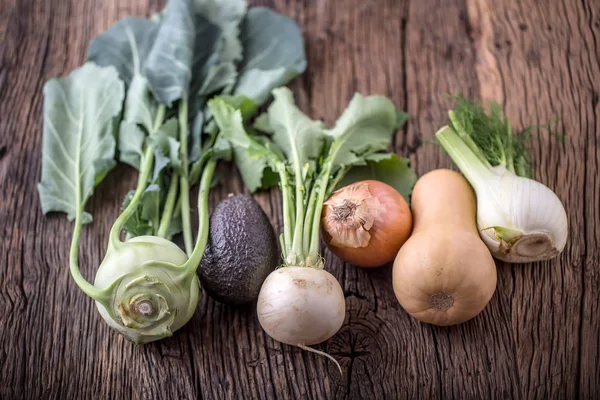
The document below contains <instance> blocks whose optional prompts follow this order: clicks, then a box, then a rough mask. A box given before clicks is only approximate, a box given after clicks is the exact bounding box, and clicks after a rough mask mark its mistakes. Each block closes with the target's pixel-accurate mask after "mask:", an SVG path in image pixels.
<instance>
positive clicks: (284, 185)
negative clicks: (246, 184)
mask: <svg viewBox="0 0 600 400" xmlns="http://www.w3.org/2000/svg"><path fill="white" fill-rule="evenodd" d="M277 172H278V174H279V183H280V189H281V198H282V200H283V201H282V203H283V204H282V207H283V244H284V247H282V249H281V252H282V253H283V256H284V257H283V258H284V259H285V258H286V257H287V255H288V254H289V253H290V252H291V251H292V241H293V228H292V220H293V214H292V211H293V210H292V204H291V193H290V187H289V182H288V173H287V170H286V168H285V164H284V163H283V162H278V163H277Z"/></svg>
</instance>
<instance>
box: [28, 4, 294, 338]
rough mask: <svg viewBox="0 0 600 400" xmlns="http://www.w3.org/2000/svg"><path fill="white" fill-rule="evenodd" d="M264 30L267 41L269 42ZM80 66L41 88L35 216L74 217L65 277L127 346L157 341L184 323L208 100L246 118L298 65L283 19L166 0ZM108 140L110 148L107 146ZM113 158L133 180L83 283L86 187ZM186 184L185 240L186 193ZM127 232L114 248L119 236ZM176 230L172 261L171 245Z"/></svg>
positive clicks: (206, 152) (203, 209)
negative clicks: (193, 197)
mask: <svg viewBox="0 0 600 400" xmlns="http://www.w3.org/2000/svg"><path fill="white" fill-rule="evenodd" d="M275 32H277V34H278V39H277V43H276V44H274V43H273V37H272V35H273V34H274V33H275ZM88 57H89V60H90V61H88V62H87V63H86V64H84V65H83V66H82V67H81V68H79V69H77V70H75V71H73V72H72V73H71V74H69V75H68V76H67V77H63V78H56V79H51V80H50V81H49V82H48V83H47V84H46V85H45V87H44V143H43V156H44V157H43V163H42V181H41V183H40V185H39V192H40V199H41V203H42V210H43V212H44V213H47V212H49V211H60V212H65V213H67V215H68V217H69V219H71V220H72V219H75V228H74V233H73V241H72V245H71V257H70V268H71V274H72V275H73V278H74V279H75V282H76V283H77V285H78V286H79V287H80V288H81V289H82V290H83V291H84V292H85V293H86V294H87V295H88V296H90V297H91V298H92V299H94V300H96V304H97V307H98V310H99V311H100V314H101V315H102V317H103V318H104V319H105V320H106V322H107V323H108V324H109V325H110V326H111V327H113V328H115V329H116V330H117V331H119V332H120V333H121V334H123V335H124V336H125V337H126V338H128V339H129V340H131V341H133V342H136V343H146V342H150V341H153V340H157V339H160V338H162V337H165V336H170V335H171V334H172V332H174V331H176V330H177V329H179V328H181V327H182V326H183V325H184V324H185V323H186V322H187V321H188V320H189V319H190V318H191V317H192V315H193V313H194V311H195V309H196V306H197V304H198V301H199V299H200V298H201V291H200V287H199V282H198V278H197V276H196V270H197V268H198V265H199V263H200V261H201V258H202V255H203V253H204V250H205V247H206V244H207V239H208V233H209V216H208V191H209V189H210V186H211V184H212V183H213V178H214V173H215V166H216V162H217V160H218V159H221V158H226V157H227V151H228V150H227V149H226V148H223V147H222V146H219V143H217V141H218V140H217V134H218V131H217V129H216V127H215V124H214V121H213V120H212V117H211V114H210V111H209V109H208V108H207V106H206V102H207V100H208V99H209V98H210V97H211V96H214V95H215V94H222V95H226V96H227V99H228V101H230V102H233V103H236V102H237V103H239V102H240V101H241V100H243V102H244V104H245V105H246V107H247V108H248V107H249V108H250V109H251V111H252V110H256V109H258V107H259V106H260V105H261V104H262V103H263V102H265V101H266V100H267V99H268V96H269V93H270V91H271V89H273V88H274V87H277V86H279V85H281V84H285V83H286V82H288V81H289V80H291V79H293V78H294V77H295V76H296V75H298V74H300V73H301V72H302V71H304V68H305V66H306V61H305V56H304V49H303V45H302V36H301V34H300V31H299V29H298V27H297V26H296V24H295V23H294V22H293V21H292V20H290V19H289V18H287V17H284V16H282V15H279V14H276V13H274V12H273V11H271V10H269V9H266V8H254V9H251V10H247V8H246V3H245V1H242V0H231V1H227V2H221V1H217V0H202V1H200V0H198V1H191V0H171V1H169V2H168V3H167V6H166V7H165V9H164V10H163V11H162V12H161V13H159V14H158V15H155V16H153V18H151V19H144V18H137V17H127V18H124V19H122V20H121V21H119V22H117V23H116V24H114V25H113V26H112V27H110V28H109V29H108V30H107V31H106V32H104V33H103V34H101V35H100V36H98V37H97V38H95V39H94V40H93V41H92V42H91V44H90V46H89V51H88ZM115 136H117V139H115ZM117 148H118V159H119V161H121V162H124V163H127V164H129V165H131V166H133V167H134V168H136V169H137V170H138V171H139V178H138V185H137V188H136V189H135V191H132V192H130V193H129V194H128V195H127V196H126V198H125V201H124V204H123V206H124V209H123V211H122V213H121V215H120V216H119V217H118V218H117V220H116V221H115V222H114V224H113V226H112V229H111V231H110V238H109V243H108V248H107V251H106V256H105V258H104V260H103V262H102V264H101V265H100V267H99V268H98V272H97V274H96V279H95V281H94V284H93V285H92V284H91V283H89V282H88V281H87V280H86V279H85V278H84V277H83V276H82V274H81V273H80V271H79V265H78V263H79V260H78V252H79V238H80V234H81V230H82V226H83V225H84V224H86V223H89V222H91V220H92V217H91V215H90V214H88V213H86V212H85V211H84V208H85V204H86V202H87V200H88V199H89V198H90V197H91V195H92V193H93V191H94V187H95V186H96V185H97V184H98V183H100V182H101V181H102V180H103V178H104V177H105V176H106V175H107V174H108V172H109V171H110V170H111V169H112V168H113V167H114V166H115V164H116V161H115V153H116V149H117ZM197 183H199V190H198V214H199V227H198V233H197V238H196V240H195V242H194V240H193V234H192V224H191V217H190V215H191V210H190V194H189V191H190V187H191V186H193V185H195V184H197ZM122 231H126V240H124V241H123V240H121V233H122ZM180 232H181V233H182V236H183V242H184V248H185V252H184V251H182V250H181V249H180V248H179V247H178V246H177V245H175V244H174V243H173V242H171V241H170V239H171V238H172V237H173V236H174V235H176V234H178V233H180Z"/></svg>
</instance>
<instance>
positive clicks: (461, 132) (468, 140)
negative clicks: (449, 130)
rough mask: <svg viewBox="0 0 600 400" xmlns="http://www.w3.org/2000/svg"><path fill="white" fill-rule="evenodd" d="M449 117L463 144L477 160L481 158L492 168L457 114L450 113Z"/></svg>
mask: <svg viewBox="0 0 600 400" xmlns="http://www.w3.org/2000/svg"><path fill="white" fill-rule="evenodd" d="M448 116H449V117H450V121H451V122H452V127H453V128H454V130H455V131H456V133H457V135H458V136H459V137H460V138H461V139H462V141H463V143H464V144H465V145H466V146H467V147H469V149H471V152H472V153H473V155H475V156H476V157H477V158H479V160H480V161H481V162H482V163H483V164H485V165H486V166H487V167H488V168H491V166H492V165H491V164H490V163H489V161H488V160H487V158H485V155H484V154H483V152H482V151H481V149H480V148H479V147H478V146H477V144H476V143H475V141H474V140H473V138H471V136H469V134H467V132H466V131H465V128H464V127H463V126H462V124H461V123H460V121H459V120H458V117H457V116H456V113H455V112H454V111H449V112H448Z"/></svg>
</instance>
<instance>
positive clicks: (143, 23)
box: [88, 17, 159, 86]
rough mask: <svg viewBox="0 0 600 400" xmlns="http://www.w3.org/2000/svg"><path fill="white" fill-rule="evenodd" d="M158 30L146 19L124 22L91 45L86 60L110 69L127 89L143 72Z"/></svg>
mask: <svg viewBox="0 0 600 400" xmlns="http://www.w3.org/2000/svg"><path fill="white" fill-rule="evenodd" d="M158 26H159V24H158V23H157V22H156V21H151V20H147V19H145V18H138V17H126V18H123V19H122V20H120V21H118V22H116V23H115V24H114V25H112V26H111V27H110V28H108V30H106V32H104V33H103V34H101V35H99V36H97V37H95V38H94V39H93V40H92V41H91V43H90V46H89V48H88V59H89V60H90V61H93V62H95V63H96V64H98V65H101V66H108V65H113V66H114V67H115V68H116V69H117V71H119V76H120V77H121V79H123V81H124V82H125V84H126V85H128V86H129V85H130V84H131V81H132V80H133V78H134V76H135V75H139V74H140V73H141V71H142V67H143V65H144V62H145V60H146V57H147V56H148V53H149V52H150V49H151V48H152V45H153V43H154V39H155V37H156V33H157V30H158Z"/></svg>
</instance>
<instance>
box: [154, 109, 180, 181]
mask: <svg viewBox="0 0 600 400" xmlns="http://www.w3.org/2000/svg"><path fill="white" fill-rule="evenodd" d="M177 129H178V123H177V119H176V118H171V119H169V120H167V121H166V122H165V123H164V124H163V125H162V126H161V127H160V128H159V130H158V132H157V133H156V134H155V135H152V136H149V137H148V144H149V145H150V146H152V149H154V160H155V161H154V172H153V175H152V182H156V181H157V180H158V179H159V177H160V174H161V173H162V172H163V171H164V170H165V169H166V168H167V167H170V168H171V169H172V170H174V171H177V172H179V171H180V170H181V159H180V158H179V148H180V144H179V141H178V140H177V133H178V131H177Z"/></svg>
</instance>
